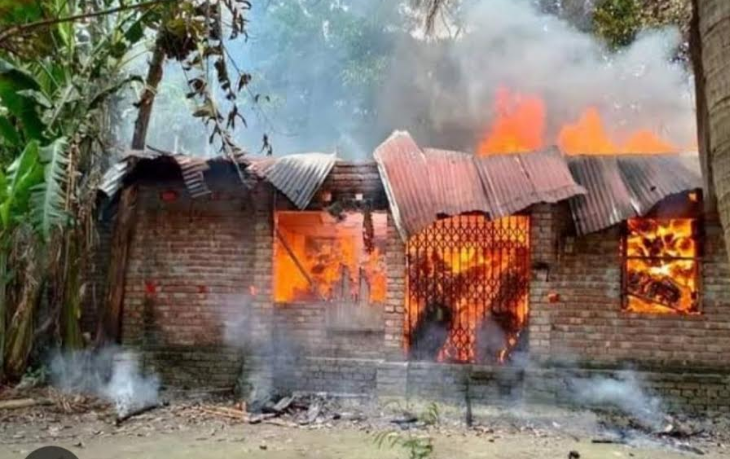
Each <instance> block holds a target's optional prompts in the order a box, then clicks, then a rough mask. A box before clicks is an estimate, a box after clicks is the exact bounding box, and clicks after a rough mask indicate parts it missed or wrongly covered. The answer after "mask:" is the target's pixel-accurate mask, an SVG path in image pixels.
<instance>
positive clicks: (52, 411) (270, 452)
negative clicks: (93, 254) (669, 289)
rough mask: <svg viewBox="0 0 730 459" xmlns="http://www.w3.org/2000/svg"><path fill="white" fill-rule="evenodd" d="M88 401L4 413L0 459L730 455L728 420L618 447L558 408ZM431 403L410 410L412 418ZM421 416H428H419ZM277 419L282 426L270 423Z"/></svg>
mask: <svg viewBox="0 0 730 459" xmlns="http://www.w3.org/2000/svg"><path fill="white" fill-rule="evenodd" d="M95 403H96V402H94V401H90V400H88V399H83V398H78V397H77V398H75V399H73V398H66V399H61V400H58V399H54V401H53V403H52V404H51V405H48V406H42V407H33V408H26V409H21V410H10V411H6V412H2V411H0V459H16V458H25V457H26V456H27V455H28V454H29V453H30V452H32V451H33V450H34V449H36V448H38V447H41V446H48V445H57V446H63V447H65V448H67V449H69V450H71V451H73V452H74V453H75V454H76V455H77V456H78V457H79V459H84V458H94V459H107V458H108V459H117V458H119V459H122V458H124V459H127V458H139V459H145V458H149V459H152V458H155V459H157V458H161V457H162V458H166V459H173V458H188V457H189V458H193V457H194V458H202V459H206V458H220V457H247V458H268V459H290V458H291V459H293V458H312V459H315V458H316V459H335V458H343V459H344V458H347V459H374V458H408V457H409V451H408V450H406V449H404V448H403V447H401V446H396V447H389V446H388V445H384V446H383V447H378V445H377V444H376V441H375V437H376V435H377V434H378V433H379V432H387V431H394V432H397V435H399V436H400V438H403V439H408V438H422V439H426V438H428V439H431V440H432V442H433V447H434V452H433V455H432V457H433V458H449V459H461V458H505V459H507V458H509V459H522V458H524V459H528V458H530V459H532V458H568V457H569V454H570V452H571V451H576V452H577V453H579V455H580V456H579V457H580V458H588V459H591V458H643V459H672V458H686V457H699V455H700V453H701V454H702V456H703V457H707V458H727V457H730V442H728V435H730V431H729V430H728V429H727V428H726V426H727V425H730V424H728V423H727V420H725V419H713V420H703V421H701V422H700V421H697V422H696V423H695V424H694V425H695V426H701V428H700V427H698V428H696V433H693V434H692V435H691V436H690V437H688V438H683V439H681V440H679V439H670V438H664V437H650V436H646V435H635V436H631V437H625V438H623V439H621V440H620V441H621V442H624V443H608V444H602V443H594V441H596V440H603V441H605V440H607V439H610V440H611V441H618V438H617V437H615V436H614V432H613V431H610V430H608V429H607V428H606V427H605V425H604V424H603V423H602V422H601V419H600V417H598V416H596V414H594V413H591V412H588V411H582V412H578V411H568V410H564V409H558V408H553V407H536V406H530V407H525V406H511V407H489V408H484V407H481V408H479V409H476V410H475V417H474V420H475V422H474V425H473V426H472V427H471V428H467V427H466V426H465V425H464V422H463V413H462V412H461V410H460V409H459V408H457V407H448V406H443V405H440V408H439V417H438V420H437V422H436V423H435V424H433V425H424V423H423V422H420V421H419V422H413V423H411V422H409V423H407V424H397V423H394V422H393V421H397V420H398V418H399V416H402V414H403V412H404V411H403V408H402V406H398V407H397V408H395V409H394V408H392V407H383V406H382V405H378V406H377V407H375V408H373V407H372V406H371V407H368V408H367V409H365V408H361V405H357V404H353V403H349V404H342V405H341V406H340V408H339V410H340V411H339V412H338V415H337V416H331V415H327V416H321V417H319V418H317V420H316V421H315V422H313V423H311V424H309V425H298V424H297V423H295V422H292V421H291V420H286V419H285V418H281V419H274V420H271V421H266V422H263V423H261V424H256V425H252V424H249V422H246V421H243V420H237V419H233V418H229V417H224V416H219V415H215V414H211V413H210V412H209V411H208V408H209V407H216V406H217V407H220V406H226V407H232V406H233V405H232V402H229V401H226V400H221V399H218V400H216V401H214V402H213V401H210V400H205V401H203V400H194V399H191V398H178V399H176V400H175V401H173V402H171V403H170V405H169V406H166V407H163V408H159V409H156V410H154V411H150V412H148V413H145V414H142V415H139V416H136V417H134V418H132V419H130V420H128V421H126V422H124V423H123V424H122V425H120V426H116V425H115V423H114V413H113V410H112V409H111V407H109V406H104V405H103V404H95ZM424 406H425V405H423V406H418V405H417V404H414V405H409V406H408V409H409V410H411V411H412V412H413V413H418V412H419V409H420V410H423V409H424V408H423V407H424ZM419 419H420V416H419ZM269 422H271V423H275V424H276V425H275V424H270V423H269Z"/></svg>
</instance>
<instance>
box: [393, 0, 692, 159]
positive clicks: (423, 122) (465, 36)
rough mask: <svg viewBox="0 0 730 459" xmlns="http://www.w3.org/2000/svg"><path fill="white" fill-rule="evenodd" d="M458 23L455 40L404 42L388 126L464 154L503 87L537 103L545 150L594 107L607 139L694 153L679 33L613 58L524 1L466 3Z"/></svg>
mask: <svg viewBox="0 0 730 459" xmlns="http://www.w3.org/2000/svg"><path fill="white" fill-rule="evenodd" d="M461 18H462V21H463V24H461V32H460V35H459V37H458V38H455V39H442V40H439V41H437V42H436V43H429V44H424V43H421V42H419V41H418V40H412V41H404V42H403V44H402V45H401V48H400V52H399V55H398V57H397V59H395V62H394V65H393V66H391V69H390V73H389V75H388V78H386V79H385V87H384V88H383V90H382V92H381V93H382V98H381V101H380V104H379V107H380V110H379V112H380V114H381V122H383V123H384V124H385V125H389V126H392V127H406V128H409V129H411V130H412V131H414V132H415V133H416V134H417V137H418V138H419V141H421V143H422V144H426V145H429V144H430V145H434V146H439V147H444V148H455V147H459V148H463V149H466V150H468V151H471V150H472V149H473V147H474V145H475V143H476V141H477V140H478V138H479V137H480V136H481V135H482V133H484V132H485V130H486V127H487V126H488V125H489V124H490V122H491V121H492V120H493V118H494V115H495V113H494V96H495V91H496V90H497V88H500V87H506V88H509V89H510V90H512V91H516V92H519V93H522V94H530V95H536V96H539V97H541V98H543V100H544V101H545V105H546V109H547V120H548V125H547V127H546V128H547V133H546V141H547V143H548V144H549V143H551V140H553V139H555V137H556V134H557V130H558V127H559V126H560V125H562V124H564V123H566V122H574V121H575V120H577V119H578V117H579V115H580V114H581V113H582V112H583V110H585V109H586V108H587V107H590V106H593V107H596V108H598V109H599V111H600V112H601V114H602V115H603V116H604V118H605V120H606V125H607V127H608V128H609V132H611V131H614V132H612V133H615V134H617V135H620V134H621V132H622V131H624V130H626V129H627V128H631V129H635V128H637V127H639V128H647V129H651V130H653V131H655V132H656V133H658V134H660V135H661V136H663V137H665V138H667V139H669V140H670V141H672V142H674V143H675V144H676V145H678V146H679V147H680V148H686V147H688V146H691V145H694V141H695V139H696V134H695V118H694V117H695V115H694V109H693V103H694V101H693V87H692V84H691V78H690V75H689V73H688V71H687V70H686V68H685V67H684V65H683V64H682V63H677V62H673V60H672V56H673V53H675V52H676V49H677V47H678V45H679V43H680V39H681V38H680V35H679V33H678V31H676V30H674V29H665V30H656V31H648V32H645V33H643V34H642V35H641V36H639V37H638V39H637V40H636V41H635V43H634V44H633V45H631V46H630V47H629V48H627V49H624V50H622V51H620V52H618V53H612V52H609V51H608V50H607V49H606V48H605V46H604V45H603V44H602V43H601V42H600V41H599V40H597V39H596V38H595V37H594V36H593V35H591V34H588V33H584V32H581V31H578V30H576V29H575V28H573V27H572V26H571V25H570V24H569V23H567V22H565V21H563V20H561V19H559V18H557V17H556V16H552V15H548V14H544V13H542V12H540V11H539V10H538V9H537V8H536V7H535V5H534V2H531V1H529V0H489V1H469V2H464V7H463V9H462V15H461Z"/></svg>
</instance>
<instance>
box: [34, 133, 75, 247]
mask: <svg viewBox="0 0 730 459" xmlns="http://www.w3.org/2000/svg"><path fill="white" fill-rule="evenodd" d="M67 149H68V142H67V141H66V139H65V138H63V137H61V138H58V139H56V140H55V141H54V142H53V143H51V144H50V145H48V146H46V147H43V148H41V149H40V160H41V163H42V164H43V182H42V183H39V184H38V185H36V186H34V187H33V189H32V191H33V194H32V197H31V202H32V206H31V222H32V223H33V226H34V227H35V228H36V229H37V231H38V233H39V234H40V236H41V238H42V240H43V242H45V243H48V242H50V240H51V234H52V232H53V231H54V230H55V229H59V228H62V227H63V226H65V225H66V224H67V223H68V221H69V216H68V214H67V213H66V211H65V209H64V204H65V201H66V189H67V188H68V179H69V177H68V164H69V159H68V151H67Z"/></svg>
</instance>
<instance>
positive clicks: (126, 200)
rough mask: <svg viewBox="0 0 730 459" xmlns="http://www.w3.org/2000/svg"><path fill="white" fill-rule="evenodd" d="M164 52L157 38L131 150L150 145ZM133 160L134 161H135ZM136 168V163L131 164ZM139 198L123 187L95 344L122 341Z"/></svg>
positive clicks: (134, 190)
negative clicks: (150, 129)
mask: <svg viewBox="0 0 730 459" xmlns="http://www.w3.org/2000/svg"><path fill="white" fill-rule="evenodd" d="M164 64H165V51H164V48H163V46H162V42H161V38H160V37H159V36H158V38H157V41H156V42H155V48H154V50H153V51H152V59H151V60H150V67H149V69H148V71H147V79H146V80H145V89H144V92H143V93H142V97H141V98H140V101H139V113H138V114H137V120H136V121H135V123H134V136H133V137H132V149H133V150H144V149H145V147H146V145H147V130H148V129H149V124H150V118H151V117H152V107H153V105H154V102H155V96H156V95H157V88H158V86H159V85H160V81H162V74H163V66H164ZM132 161H134V160H133V159H132ZM132 166H134V164H132ZM136 199H137V185H136V184H131V185H128V186H126V187H125V188H124V190H123V191H122V193H121V197H120V199H119V208H118V210H117V217H116V220H115V222H114V230H113V234H112V242H111V244H112V246H111V260H112V261H113V262H112V264H111V265H110V266H109V273H108V276H107V288H106V301H105V302H103V303H102V310H101V311H99V323H98V327H97V332H96V345H97V346H102V345H104V344H106V343H108V342H119V341H120V340H121V321H122V306H123V304H124V286H125V279H126V276H127V256H128V253H129V244H130V242H131V238H132V230H133V228H134V221H135V218H134V216H135V211H136Z"/></svg>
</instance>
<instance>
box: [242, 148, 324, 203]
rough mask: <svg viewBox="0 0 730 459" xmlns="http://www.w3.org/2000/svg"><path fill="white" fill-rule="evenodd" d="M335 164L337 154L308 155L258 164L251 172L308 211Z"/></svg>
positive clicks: (291, 156)
mask: <svg viewBox="0 0 730 459" xmlns="http://www.w3.org/2000/svg"><path fill="white" fill-rule="evenodd" d="M335 161H337V155H335V154H334V153H332V154H326V153H306V154H298V155H289V156H282V157H281V158H275V159H273V160H269V161H260V162H254V163H252V164H251V165H250V166H249V168H248V170H249V171H251V172H255V173H256V174H257V175H259V176H260V177H263V178H265V179H266V180H268V181H269V182H270V183H271V184H272V185H274V187H275V188H276V189H277V190H279V191H281V193H283V194H284V196H286V197H288V198H289V199H291V201H292V202H293V203H294V205H295V206H297V207H298V208H299V209H306V208H307V206H308V205H309V203H310V201H311V200H312V198H313V197H314V195H315V194H316V193H317V190H319V187H321V186H322V183H324V181H325V179H326V178H327V176H328V175H329V173H330V171H332V168H333V167H334V165H335Z"/></svg>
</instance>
